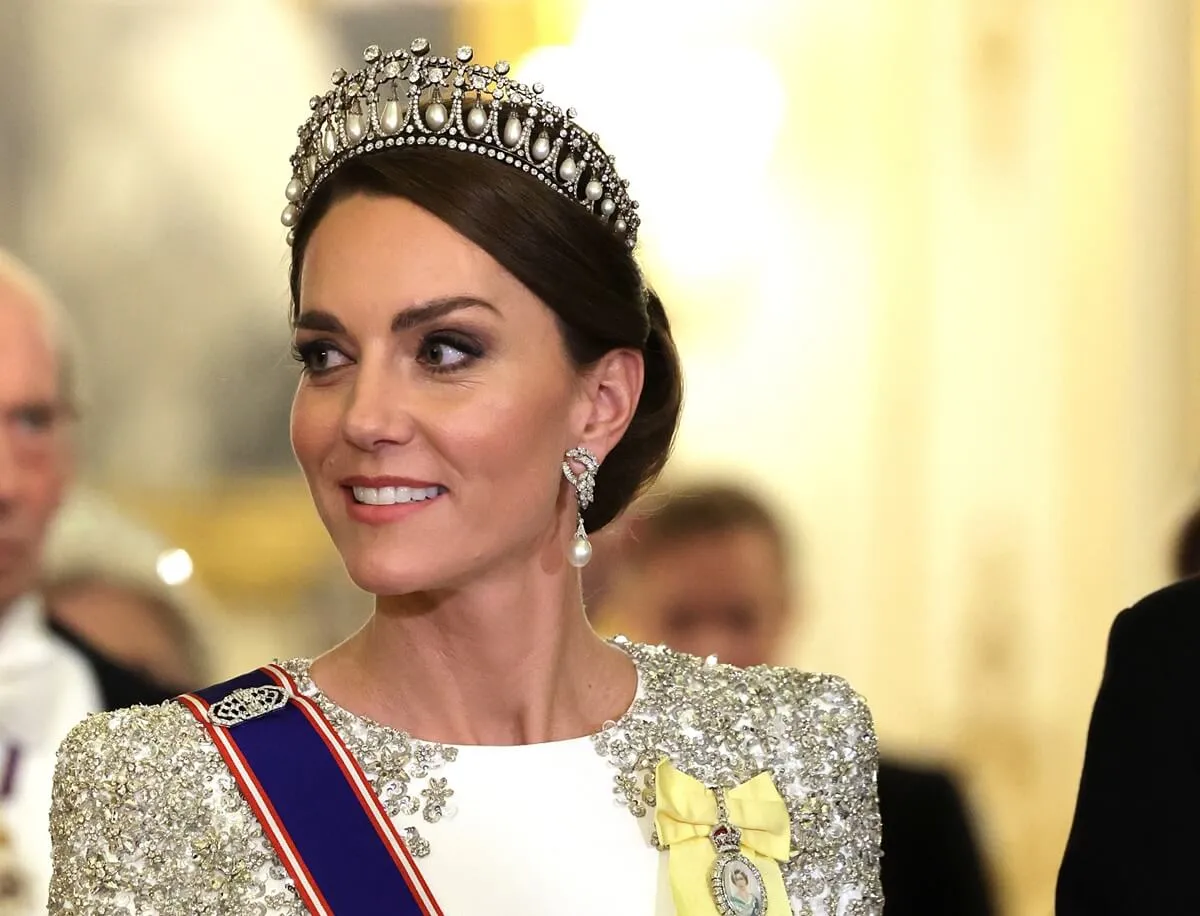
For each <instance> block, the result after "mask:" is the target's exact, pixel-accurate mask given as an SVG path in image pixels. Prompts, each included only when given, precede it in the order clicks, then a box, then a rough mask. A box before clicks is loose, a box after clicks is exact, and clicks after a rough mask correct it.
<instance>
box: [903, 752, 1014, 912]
mask: <svg viewBox="0 0 1200 916" xmlns="http://www.w3.org/2000/svg"><path fill="white" fill-rule="evenodd" d="M879 813H880V816H881V817H882V818H883V863H882V880H883V896H884V901H885V902H884V908H883V912H884V916H990V914H991V913H992V912H993V908H992V903H991V895H990V892H989V886H988V880H987V876H986V874H985V869H984V867H983V863H982V861H981V857H980V854H979V848H978V846H977V845H976V842H975V837H974V836H973V834H972V830H971V824H970V818H969V817H968V815H967V810H966V806H965V805H964V804H963V801H962V797H961V796H960V795H959V792H958V789H957V788H955V785H954V782H953V781H952V780H951V779H950V777H949V776H948V775H947V774H946V773H944V772H941V771H939V770H926V769H919V768H917V767H914V766H911V765H909V764H901V763H897V762H896V761H893V760H889V759H887V758H884V759H882V760H881V761H880V763H879Z"/></svg>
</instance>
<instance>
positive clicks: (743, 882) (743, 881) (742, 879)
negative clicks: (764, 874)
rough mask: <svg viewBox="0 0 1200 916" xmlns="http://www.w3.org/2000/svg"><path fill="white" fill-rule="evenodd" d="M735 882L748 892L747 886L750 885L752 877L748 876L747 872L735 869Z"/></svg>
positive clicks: (739, 887) (743, 890)
mask: <svg viewBox="0 0 1200 916" xmlns="http://www.w3.org/2000/svg"><path fill="white" fill-rule="evenodd" d="M733 883H734V885H735V886H736V887H737V889H738V890H739V891H741V892H742V893H745V892H746V888H748V887H749V886H750V879H749V878H747V877H746V874H745V872H740V871H735V872H734V873H733Z"/></svg>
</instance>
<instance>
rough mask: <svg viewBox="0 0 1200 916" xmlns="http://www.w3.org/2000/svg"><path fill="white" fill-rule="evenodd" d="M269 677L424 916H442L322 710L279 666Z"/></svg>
mask: <svg viewBox="0 0 1200 916" xmlns="http://www.w3.org/2000/svg"><path fill="white" fill-rule="evenodd" d="M261 670H262V671H263V672H265V673H266V674H268V675H270V676H271V677H272V678H274V679H275V681H276V682H277V683H278V684H279V686H280V687H282V688H283V689H284V690H286V691H288V693H289V694H290V695H291V697H292V702H293V703H295V704H296V706H297V707H298V708H299V709H300V711H301V712H303V713H304V715H305V717H306V718H307V719H308V721H309V723H310V724H311V725H312V726H313V728H314V729H315V730H316V732H317V734H318V735H320V736H321V739H322V740H323V741H324V742H325V745H326V747H328V748H329V752H330V753H331V754H332V755H333V758H334V759H335V760H336V761H337V763H338V766H339V767H340V768H341V770H342V774H343V775H344V776H345V777H346V781H347V782H348V783H349V784H350V787H351V789H352V790H353V792H354V794H355V796H356V797H357V798H358V801H359V803H360V804H361V805H362V806H363V810H364V811H365V812H366V813H367V816H368V817H369V818H370V819H371V823H372V824H373V825H374V827H375V831H376V833H378V834H379V839H380V840H381V841H382V842H383V844H384V846H386V847H387V849H388V852H389V853H391V856H392V860H393V861H394V862H395V863H396V867H397V868H398V869H399V870H400V874H401V875H403V877H404V881H405V883H406V884H407V885H408V888H409V890H410V891H411V892H412V895H413V899H414V900H416V902H417V905H418V906H419V907H420V908H421V911H422V912H423V913H424V914H425V916H443V913H442V909H441V907H440V906H438V903H437V900H436V899H434V896H433V893H432V892H431V891H430V889H429V885H428V884H426V883H425V876H424V875H422V874H421V871H420V869H418V868H417V864H416V862H415V861H413V857H412V853H410V852H409V849H408V845H407V844H406V843H405V842H404V838H403V837H401V835H400V832H399V831H398V830H397V829H396V825H395V824H394V823H393V822H392V819H391V818H390V817H389V816H388V813H387V811H386V810H385V809H384V807H383V802H381V801H380V800H379V796H378V795H376V794H375V791H374V790H373V789H372V788H371V783H370V781H369V780H368V779H367V775H366V773H364V772H363V769H362V766H361V765H360V764H359V762H358V760H357V758H355V756H354V755H353V754H352V753H351V752H350V749H349V748H348V747H346V744H345V742H344V741H342V737H341V735H339V734H338V733H337V730H336V729H335V728H334V727H333V725H332V724H331V723H330V722H329V720H328V719H327V718H325V714H324V713H323V712H321V709H320V707H319V706H317V704H316V703H314V702H313V701H312V699H310V698H309V697H306V696H304V695H303V694H302V693H301V692H300V690H299V688H298V686H297V685H296V682H295V681H294V680H293V679H292V676H291V675H290V674H289V673H288V672H287V671H285V670H283V669H282V668H280V667H279V666H277V665H265V666H263V668H262V669H261Z"/></svg>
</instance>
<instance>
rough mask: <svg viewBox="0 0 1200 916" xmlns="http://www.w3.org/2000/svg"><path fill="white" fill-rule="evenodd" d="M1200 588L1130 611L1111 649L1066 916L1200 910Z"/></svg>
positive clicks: (1061, 904) (1075, 830) (1065, 874)
mask: <svg viewBox="0 0 1200 916" xmlns="http://www.w3.org/2000/svg"><path fill="white" fill-rule="evenodd" d="M1198 673H1200V580H1197V579H1189V580H1187V581H1185V582H1180V583H1178V584H1176V585H1173V586H1171V587H1170V588H1166V589H1163V590H1162V591H1160V592H1158V593H1156V594H1154V595H1151V596H1150V597H1149V598H1146V599H1144V600H1143V601H1141V602H1140V603H1138V604H1137V605H1135V606H1134V607H1132V608H1130V609H1128V610H1126V611H1124V612H1122V613H1121V614H1120V615H1119V616H1118V617H1117V619H1116V622H1115V623H1114V624H1113V627H1112V632H1111V634H1110V635H1109V640H1108V658H1107V661H1106V662H1105V668H1104V680H1103V681H1102V682H1101V684H1100V691H1099V694H1098V695H1097V697H1096V705H1095V709H1094V710H1093V712H1092V723H1091V728H1090V730H1089V732H1088V742H1087V754H1086V756H1085V758H1084V763H1083V776H1082V778H1081V779H1080V782H1079V798H1078V801H1077V802H1076V806H1075V821H1074V824H1073V825H1072V827H1071V835H1070V838H1069V839H1068V841H1067V850H1066V855H1065V856H1064V858H1063V862H1062V868H1061V869H1060V870H1059V874H1058V893H1057V913H1058V916H1109V914H1112V916H1117V914H1120V916H1131V914H1141V913H1154V914H1158V913H1163V914H1168V913H1169V914H1177V913H1200V900H1198V899H1197V894H1196V888H1195V880H1194V878H1193V875H1194V873H1195V870H1196V868H1197V866H1198V863H1200V731H1198V729H1197V674H1198Z"/></svg>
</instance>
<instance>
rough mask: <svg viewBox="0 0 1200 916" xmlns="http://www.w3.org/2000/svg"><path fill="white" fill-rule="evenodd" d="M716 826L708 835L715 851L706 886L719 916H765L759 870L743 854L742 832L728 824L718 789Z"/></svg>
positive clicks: (765, 890)
mask: <svg viewBox="0 0 1200 916" xmlns="http://www.w3.org/2000/svg"><path fill="white" fill-rule="evenodd" d="M716 796H717V811H718V819H719V823H718V824H717V826H716V827H714V828H713V829H712V832H711V833H709V839H711V840H712V844H713V846H714V847H715V848H716V850H717V860H716V862H714V863H713V869H712V874H711V875H710V876H709V884H710V886H711V887H712V895H713V902H715V903H716V905H717V912H719V913H720V914H721V916H765V914H766V912H767V889H766V886H765V884H764V883H763V878H762V873H761V872H759V870H758V867H757V866H756V865H755V864H754V863H753V862H751V861H750V860H749V859H748V858H747V857H746V856H745V855H743V854H742V851H741V847H742V832H741V831H740V830H738V829H737V828H736V827H734V826H733V825H732V824H730V823H729V818H728V815H727V814H726V811H725V793H724V791H722V790H720V789H717V790H716Z"/></svg>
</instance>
